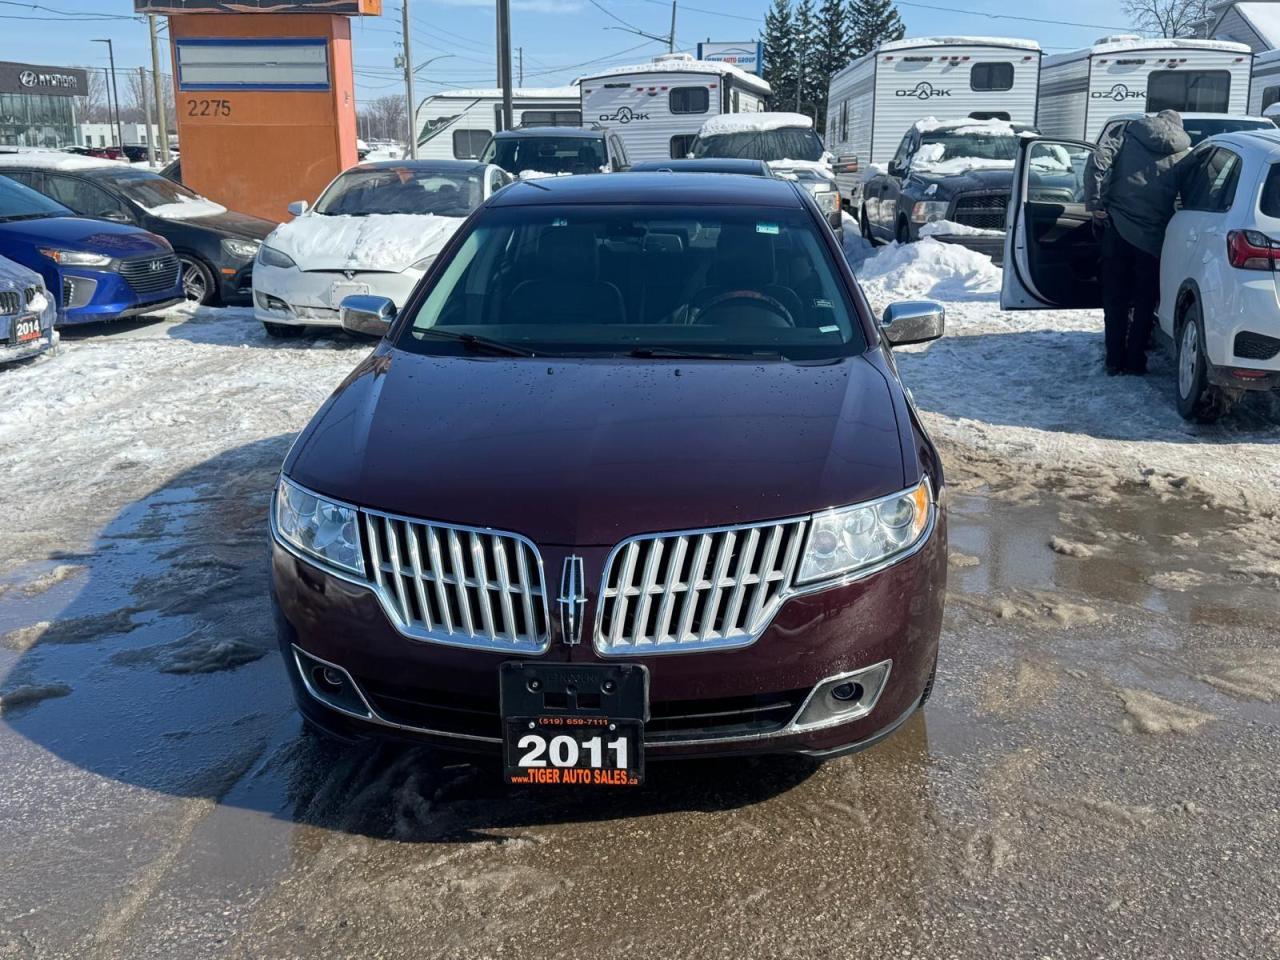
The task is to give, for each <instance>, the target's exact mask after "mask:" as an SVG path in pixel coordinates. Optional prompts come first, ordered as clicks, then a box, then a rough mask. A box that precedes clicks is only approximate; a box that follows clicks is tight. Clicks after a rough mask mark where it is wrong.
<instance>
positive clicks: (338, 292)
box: [329, 283, 369, 310]
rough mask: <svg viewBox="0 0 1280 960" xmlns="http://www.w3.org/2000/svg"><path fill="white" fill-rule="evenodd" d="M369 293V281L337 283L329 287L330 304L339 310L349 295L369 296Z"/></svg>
mask: <svg viewBox="0 0 1280 960" xmlns="http://www.w3.org/2000/svg"><path fill="white" fill-rule="evenodd" d="M368 295H369V285H368V284H367V283H335V284H334V285H333V286H332V287H330V288H329V305H330V306H331V307H333V309H335V310H337V309H338V308H340V307H341V306H342V301H343V300H345V299H347V297H367V296H368Z"/></svg>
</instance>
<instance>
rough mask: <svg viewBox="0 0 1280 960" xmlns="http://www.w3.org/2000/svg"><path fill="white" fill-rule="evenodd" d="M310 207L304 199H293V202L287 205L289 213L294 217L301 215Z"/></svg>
mask: <svg viewBox="0 0 1280 960" xmlns="http://www.w3.org/2000/svg"><path fill="white" fill-rule="evenodd" d="M310 209H311V205H310V204H309V203H307V201H305V200H295V201H293V203H291V204H289V207H288V210H289V213H290V215H291V216H295V217H300V216H302V215H303V214H304V213H306V212H307V211H308V210H310Z"/></svg>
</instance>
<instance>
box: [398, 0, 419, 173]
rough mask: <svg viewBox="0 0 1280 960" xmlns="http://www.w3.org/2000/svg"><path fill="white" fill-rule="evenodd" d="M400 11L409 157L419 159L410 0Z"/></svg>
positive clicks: (402, 3) (403, 4) (402, 1)
mask: <svg viewBox="0 0 1280 960" xmlns="http://www.w3.org/2000/svg"><path fill="white" fill-rule="evenodd" d="M400 12H401V13H402V14H403V15H404V19H403V23H402V25H401V26H402V30H403V39H404V95H405V97H406V98H408V101H409V143H408V147H409V158H410V159H411V160H417V159H418V118H417V110H415V109H414V107H415V104H414V100H413V48H412V47H411V46H410V45H409V0H401V7H400Z"/></svg>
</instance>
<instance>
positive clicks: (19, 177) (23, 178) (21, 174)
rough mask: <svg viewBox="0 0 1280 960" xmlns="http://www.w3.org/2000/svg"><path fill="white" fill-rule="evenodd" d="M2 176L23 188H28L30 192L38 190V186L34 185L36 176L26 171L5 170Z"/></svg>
mask: <svg viewBox="0 0 1280 960" xmlns="http://www.w3.org/2000/svg"><path fill="white" fill-rule="evenodd" d="M4 175H5V176H6V177H8V178H9V179H10V180H16V181H17V182H18V183H20V184H22V185H23V186H24V187H30V188H31V189H32V190H39V189H40V186H39V184H37V183H36V177H37V174H35V173H33V172H30V171H27V170H6V171H5V173H4Z"/></svg>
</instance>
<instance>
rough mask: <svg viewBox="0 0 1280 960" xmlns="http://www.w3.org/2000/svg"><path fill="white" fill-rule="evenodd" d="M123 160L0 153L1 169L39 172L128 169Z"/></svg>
mask: <svg viewBox="0 0 1280 960" xmlns="http://www.w3.org/2000/svg"><path fill="white" fill-rule="evenodd" d="M127 166H129V164H128V163H126V162H125V161H123V160H106V159H103V158H101V157H83V156H81V155H80V154H78V153H58V152H56V151H53V150H23V149H20V148H19V149H16V150H14V152H8V151H6V152H4V153H0V168H4V167H32V168H35V169H38V170H64V171H70V170H101V169H102V168H103V167H127Z"/></svg>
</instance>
